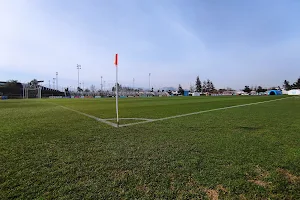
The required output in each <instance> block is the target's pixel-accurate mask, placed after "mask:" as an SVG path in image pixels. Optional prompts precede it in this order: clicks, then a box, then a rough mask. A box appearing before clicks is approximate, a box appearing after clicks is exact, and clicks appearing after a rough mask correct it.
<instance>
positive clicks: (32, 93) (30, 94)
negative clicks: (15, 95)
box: [23, 86, 42, 99]
mask: <svg viewBox="0 0 300 200" xmlns="http://www.w3.org/2000/svg"><path fill="white" fill-rule="evenodd" d="M29 98H38V99H41V98H42V88H41V87H40V86H38V87H34V88H32V87H26V86H25V87H23V99H29Z"/></svg>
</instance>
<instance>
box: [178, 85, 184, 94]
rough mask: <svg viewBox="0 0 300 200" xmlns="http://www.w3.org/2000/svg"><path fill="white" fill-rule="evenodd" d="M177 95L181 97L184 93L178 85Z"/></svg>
mask: <svg viewBox="0 0 300 200" xmlns="http://www.w3.org/2000/svg"><path fill="white" fill-rule="evenodd" d="M178 93H179V94H181V95H183V93H184V90H183V89H182V87H181V85H180V84H179V86H178Z"/></svg>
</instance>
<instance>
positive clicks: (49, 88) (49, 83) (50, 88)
mask: <svg viewBox="0 0 300 200" xmlns="http://www.w3.org/2000/svg"><path fill="white" fill-rule="evenodd" d="M50 82H51V81H50V80H49V89H51V83H50Z"/></svg>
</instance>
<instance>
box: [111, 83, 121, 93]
mask: <svg viewBox="0 0 300 200" xmlns="http://www.w3.org/2000/svg"><path fill="white" fill-rule="evenodd" d="M115 90H116V88H115V86H113V87H112V88H111V91H113V92H114V91H115ZM121 90H122V85H120V84H119V83H118V91H121Z"/></svg>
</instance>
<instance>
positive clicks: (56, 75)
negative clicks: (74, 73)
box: [56, 72, 58, 90]
mask: <svg viewBox="0 0 300 200" xmlns="http://www.w3.org/2000/svg"><path fill="white" fill-rule="evenodd" d="M56 90H58V72H56Z"/></svg>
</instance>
